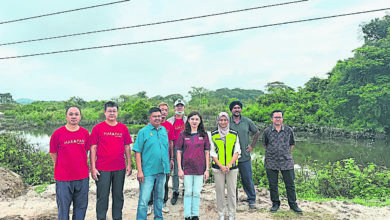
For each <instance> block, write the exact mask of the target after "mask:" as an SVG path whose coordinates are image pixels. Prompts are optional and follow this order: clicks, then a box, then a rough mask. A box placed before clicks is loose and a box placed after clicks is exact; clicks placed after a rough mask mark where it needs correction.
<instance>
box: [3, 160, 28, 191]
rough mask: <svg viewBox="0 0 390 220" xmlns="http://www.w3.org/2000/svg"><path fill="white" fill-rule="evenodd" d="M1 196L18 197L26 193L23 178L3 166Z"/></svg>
mask: <svg viewBox="0 0 390 220" xmlns="http://www.w3.org/2000/svg"><path fill="white" fill-rule="evenodd" d="M0 176H1V178H0V198H16V197H18V196H21V195H24V194H26V187H25V185H24V184H23V181H22V178H21V177H20V176H19V175H18V174H16V173H14V172H12V171H10V170H8V169H6V168H3V167H0Z"/></svg>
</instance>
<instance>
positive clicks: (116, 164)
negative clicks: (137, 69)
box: [91, 101, 133, 220]
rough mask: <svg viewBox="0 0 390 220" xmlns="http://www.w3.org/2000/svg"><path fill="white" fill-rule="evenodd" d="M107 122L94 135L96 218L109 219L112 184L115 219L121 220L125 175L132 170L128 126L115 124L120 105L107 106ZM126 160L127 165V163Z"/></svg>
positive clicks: (105, 110)
mask: <svg viewBox="0 0 390 220" xmlns="http://www.w3.org/2000/svg"><path fill="white" fill-rule="evenodd" d="M104 115H105V116H106V120H105V121H103V122H101V123H99V124H97V125H95V127H94V128H93V129H92V133H91V175H92V178H93V179H94V180H95V181H96V197H97V201H96V217H97V219H98V220H100V219H106V214H107V210H108V197H109V195H110V188H111V185H112V219H114V220H116V219H122V209H123V202H124V198H123V185H124V182H125V174H126V175H127V176H129V175H130V174H131V172H132V170H131V151H130V144H131V143H133V141H132V140H131V137H130V134H129V130H128V129H127V127H126V125H124V124H122V123H119V122H117V121H116V118H117V116H118V104H116V103H115V102H111V101H109V102H107V103H106V104H105V105H104ZM124 155H126V160H127V165H126V161H125V157H124Z"/></svg>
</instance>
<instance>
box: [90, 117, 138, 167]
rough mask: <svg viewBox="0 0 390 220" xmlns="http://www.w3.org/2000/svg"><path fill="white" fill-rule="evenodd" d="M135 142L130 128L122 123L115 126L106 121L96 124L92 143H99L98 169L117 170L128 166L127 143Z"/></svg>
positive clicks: (97, 151)
mask: <svg viewBox="0 0 390 220" xmlns="http://www.w3.org/2000/svg"><path fill="white" fill-rule="evenodd" d="M131 143H133V141H132V140H131V137H130V133H129V129H127V127H126V125H124V124H122V123H119V122H118V123H117V125H115V126H111V125H109V124H107V123H106V122H105V121H103V122H101V123H99V124H97V125H95V127H93V129H92V133H91V145H97V150H96V156H97V159H96V169H98V170H101V171H115V170H123V169H125V168H126V160H125V156H124V154H125V145H129V144H131Z"/></svg>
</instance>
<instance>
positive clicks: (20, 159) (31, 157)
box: [0, 133, 54, 185]
mask: <svg viewBox="0 0 390 220" xmlns="http://www.w3.org/2000/svg"><path fill="white" fill-rule="evenodd" d="M0 165H1V166H4V167H7V168H8V169H10V170H12V171H13V172H15V173H17V174H19V175H20V176H21V177H22V178H23V181H24V182H25V183H26V184H29V185H39V184H43V183H53V182H54V179H53V174H54V172H53V170H54V164H53V162H52V159H51V157H50V155H49V154H45V153H43V152H39V150H38V149H36V148H35V147H34V146H32V145H30V144H28V143H27V142H26V140H25V139H23V138H20V137H18V136H17V135H15V134H11V133H1V134H0Z"/></svg>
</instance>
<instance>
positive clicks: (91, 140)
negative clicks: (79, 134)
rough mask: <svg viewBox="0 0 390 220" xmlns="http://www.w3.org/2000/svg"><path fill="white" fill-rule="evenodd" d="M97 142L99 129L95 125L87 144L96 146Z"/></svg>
mask: <svg viewBox="0 0 390 220" xmlns="http://www.w3.org/2000/svg"><path fill="white" fill-rule="evenodd" d="M98 142H99V127H98V125H95V127H93V128H92V132H91V136H90V137H89V143H90V145H97V144H98Z"/></svg>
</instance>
